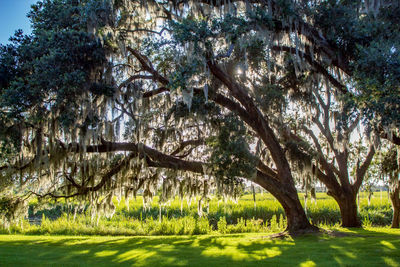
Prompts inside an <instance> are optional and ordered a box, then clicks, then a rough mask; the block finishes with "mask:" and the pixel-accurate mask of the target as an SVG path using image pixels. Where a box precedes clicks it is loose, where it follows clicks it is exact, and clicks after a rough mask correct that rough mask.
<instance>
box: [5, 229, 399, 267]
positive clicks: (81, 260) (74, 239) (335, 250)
mask: <svg viewBox="0 0 400 267" xmlns="http://www.w3.org/2000/svg"><path fill="white" fill-rule="evenodd" d="M340 231H342V232H345V233H347V234H348V235H345V236H336V237H333V236H328V235H326V234H324V235H310V236H301V237H295V238H294V239H293V238H286V239H272V240H271V239H269V238H266V237H265V234H238V235H213V236H210V235H202V236H152V237H106V236H103V237H99V236H95V237H93V236H91V237H88V236H86V237H85V236H28V235H25V236H24V235H0V266H114V265H130V266H132V265H134V266H154V267H156V266H206V267H210V266H230V267H233V266H266V265H271V266H400V230H392V229H388V228H366V229H351V230H346V229H340Z"/></svg>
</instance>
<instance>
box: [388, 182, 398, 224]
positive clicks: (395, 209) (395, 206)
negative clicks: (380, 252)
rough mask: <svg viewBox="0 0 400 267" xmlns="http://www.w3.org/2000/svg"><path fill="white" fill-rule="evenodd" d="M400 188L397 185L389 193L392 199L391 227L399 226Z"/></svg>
mask: <svg viewBox="0 0 400 267" xmlns="http://www.w3.org/2000/svg"><path fill="white" fill-rule="evenodd" d="M399 193H400V189H399V187H397V188H396V189H395V190H394V191H393V192H391V193H390V200H391V201H392V207H393V219H392V228H399V226H400V196H399Z"/></svg>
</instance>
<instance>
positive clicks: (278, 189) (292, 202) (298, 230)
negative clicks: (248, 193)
mask: <svg viewBox="0 0 400 267" xmlns="http://www.w3.org/2000/svg"><path fill="white" fill-rule="evenodd" d="M254 182H255V183H257V184H258V185H260V186H261V187H262V188H264V189H265V190H267V191H269V192H270V193H271V194H272V195H273V196H274V197H275V198H276V199H277V200H278V201H279V203H280V204H281V205H282V207H283V209H284V211H285V214H286V218H287V227H286V231H287V232H289V234H294V235H296V234H302V233H310V232H318V231H319V229H318V227H316V226H314V225H312V224H311V223H310V221H309V220H308V218H307V216H306V214H305V212H304V209H303V207H302V206H301V203H300V200H299V197H298V195H297V190H296V188H295V186H294V183H293V182H292V183H287V184H284V183H280V182H279V181H277V180H275V179H271V178H267V177H266V176H265V174H263V173H260V172H258V175H257V177H256V178H255V180H254Z"/></svg>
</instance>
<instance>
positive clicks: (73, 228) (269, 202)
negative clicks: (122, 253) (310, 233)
mask: <svg viewBox="0 0 400 267" xmlns="http://www.w3.org/2000/svg"><path fill="white" fill-rule="evenodd" d="M299 198H300V199H301V200H302V202H303V199H304V196H303V195H302V194H299ZM198 200H199V199H192V201H190V202H189V201H187V200H186V199H184V200H180V199H178V198H176V199H174V200H172V201H169V202H168V203H163V204H162V205H161V204H160V203H159V201H158V198H157V197H155V198H154V199H153V202H152V204H151V206H150V207H149V208H148V209H144V208H143V199H142V197H141V196H138V197H137V198H136V199H135V200H131V201H130V202H129V203H128V205H129V207H128V206H127V205H126V202H125V201H124V200H121V201H119V202H118V201H117V200H116V199H114V204H115V206H116V209H115V213H114V215H113V216H112V217H106V216H104V215H98V216H92V215H91V214H90V212H89V210H88V209H87V207H85V206H81V205H79V203H72V204H71V203H69V204H67V203H65V202H60V203H46V205H45V206H46V207H44V206H43V205H39V203H37V201H32V203H31V204H30V209H29V216H28V218H26V219H25V220H22V221H20V222H18V223H16V224H13V225H11V226H9V227H5V226H4V224H3V223H2V222H1V221H0V224H1V226H0V233H3V234H28V235H29V234H30V235H36V234H47V235H140V236H145V235H195V234H218V233H219V234H230V233H250V232H255V233H274V232H279V231H282V230H284V229H285V227H286V218H285V216H284V212H283V208H282V207H281V205H280V204H279V202H278V201H276V200H275V199H274V198H273V197H272V195H270V194H268V193H263V194H260V193H258V194H257V195H256V201H255V202H254V201H253V195H252V194H245V195H243V196H242V197H241V198H240V200H239V201H238V202H237V203H235V202H233V201H224V200H222V199H217V198H216V197H214V198H212V199H210V201H209V204H207V203H204V204H203V206H202V216H199V214H198ZM359 200H360V201H359V203H360V205H359V216H360V219H361V221H362V222H363V225H364V226H388V225H390V222H391V219H392V208H391V205H390V202H389V200H388V194H387V192H375V193H374V195H373V197H372V199H371V201H370V204H369V205H368V200H367V195H366V193H361V194H360V199H359ZM303 204H304V203H303ZM78 207H79V208H78ZM75 208H77V209H75ZM75 210H76V212H75ZM306 212H307V216H308V217H309V219H310V221H311V222H312V223H314V224H315V225H318V226H321V227H324V228H334V227H336V226H339V225H340V212H339V207H338V205H337V204H336V202H335V201H334V200H333V198H331V197H329V196H327V195H326V194H325V193H317V199H316V201H315V202H313V201H310V200H308V202H307V209H306Z"/></svg>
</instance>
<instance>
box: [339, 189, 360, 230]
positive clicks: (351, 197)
mask: <svg viewBox="0 0 400 267" xmlns="http://www.w3.org/2000/svg"><path fill="white" fill-rule="evenodd" d="M333 197H334V198H335V199H336V201H337V203H338V204H339V208H340V215H341V217H342V226H343V227H361V221H360V219H359V218H358V213H357V194H355V193H353V192H349V191H347V190H346V191H345V190H343V192H342V193H341V195H340V196H333Z"/></svg>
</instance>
